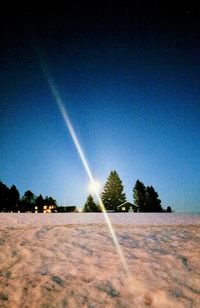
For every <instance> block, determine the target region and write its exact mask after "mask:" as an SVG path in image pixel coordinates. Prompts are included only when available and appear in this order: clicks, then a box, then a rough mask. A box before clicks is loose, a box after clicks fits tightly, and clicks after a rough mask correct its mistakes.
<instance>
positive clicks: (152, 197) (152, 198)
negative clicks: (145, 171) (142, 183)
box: [146, 186, 163, 213]
mask: <svg viewBox="0 0 200 308" xmlns="http://www.w3.org/2000/svg"><path fill="white" fill-rule="evenodd" d="M158 197H159V196H158V193H157V192H156V191H155V189H154V188H153V186H147V188H146V209H147V212H158V213H159V212H163V209H162V206H161V200H160V199H159V198H158Z"/></svg>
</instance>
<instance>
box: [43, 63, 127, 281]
mask: <svg viewBox="0 0 200 308" xmlns="http://www.w3.org/2000/svg"><path fill="white" fill-rule="evenodd" d="M43 69H44V67H43ZM44 73H45V76H46V78H47V81H48V84H49V87H50V89H51V92H52V94H53V96H54V98H55V101H56V104H57V106H58V108H59V110H60V113H61V115H62V117H63V119H64V121H65V124H66V126H67V128H68V130H69V132H70V135H71V138H72V140H73V142H74V145H75V147H76V149H77V152H78V154H79V156H80V159H81V161H82V164H83V166H84V168H85V171H86V173H87V175H88V177H89V180H90V182H91V185H92V186H93V187H95V180H94V177H93V175H92V172H91V169H90V167H89V164H88V162H87V160H86V158H85V155H84V153H83V150H82V148H81V145H80V143H79V140H78V137H77V136H76V133H75V131H74V128H73V125H72V123H71V121H70V118H69V116H68V113H67V110H66V108H65V106H64V104H63V101H62V99H61V96H60V94H59V92H58V90H57V88H56V86H55V84H54V82H53V79H52V78H51V76H50V74H49V73H48V72H47V69H46V68H45V69H44ZM94 194H95V196H96V198H97V200H98V202H99V205H100V207H101V210H102V212H103V215H104V218H105V221H106V223H107V226H108V228H109V231H110V234H111V236H112V239H113V243H114V245H115V247H116V249H117V252H118V255H119V257H120V260H121V263H122V265H123V268H124V270H125V272H126V274H127V276H128V278H129V280H130V282H132V277H131V275H130V271H129V269H128V264H127V262H126V259H125V257H124V254H123V252H122V249H121V247H120V245H119V241H118V239H117V236H116V233H115V231H114V229H113V226H112V224H111V221H110V219H109V216H108V214H107V212H106V209H105V207H104V204H103V201H102V199H101V196H100V194H99V192H98V191H97V189H94Z"/></svg>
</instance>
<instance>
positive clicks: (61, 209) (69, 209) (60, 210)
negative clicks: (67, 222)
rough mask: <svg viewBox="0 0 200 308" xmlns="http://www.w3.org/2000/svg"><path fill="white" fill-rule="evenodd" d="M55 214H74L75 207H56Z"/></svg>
mask: <svg viewBox="0 0 200 308" xmlns="http://www.w3.org/2000/svg"><path fill="white" fill-rule="evenodd" d="M57 212H58V213H70V212H76V206H66V205H64V206H57Z"/></svg>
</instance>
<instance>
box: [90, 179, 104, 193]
mask: <svg viewBox="0 0 200 308" xmlns="http://www.w3.org/2000/svg"><path fill="white" fill-rule="evenodd" d="M100 188H101V184H100V183H99V182H98V181H92V182H90V183H89V186H88V190H89V192H91V193H96V192H98V193H99V191H100Z"/></svg>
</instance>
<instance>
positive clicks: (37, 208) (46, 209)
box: [35, 205, 57, 213]
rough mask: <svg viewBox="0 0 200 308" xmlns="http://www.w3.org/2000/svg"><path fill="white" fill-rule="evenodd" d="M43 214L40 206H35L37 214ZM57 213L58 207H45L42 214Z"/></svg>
mask: <svg viewBox="0 0 200 308" xmlns="http://www.w3.org/2000/svg"><path fill="white" fill-rule="evenodd" d="M39 212H41V208H40V209H39V207H38V206H35V213H39ZM55 212H57V211H56V205H43V207H42V213H55Z"/></svg>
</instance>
